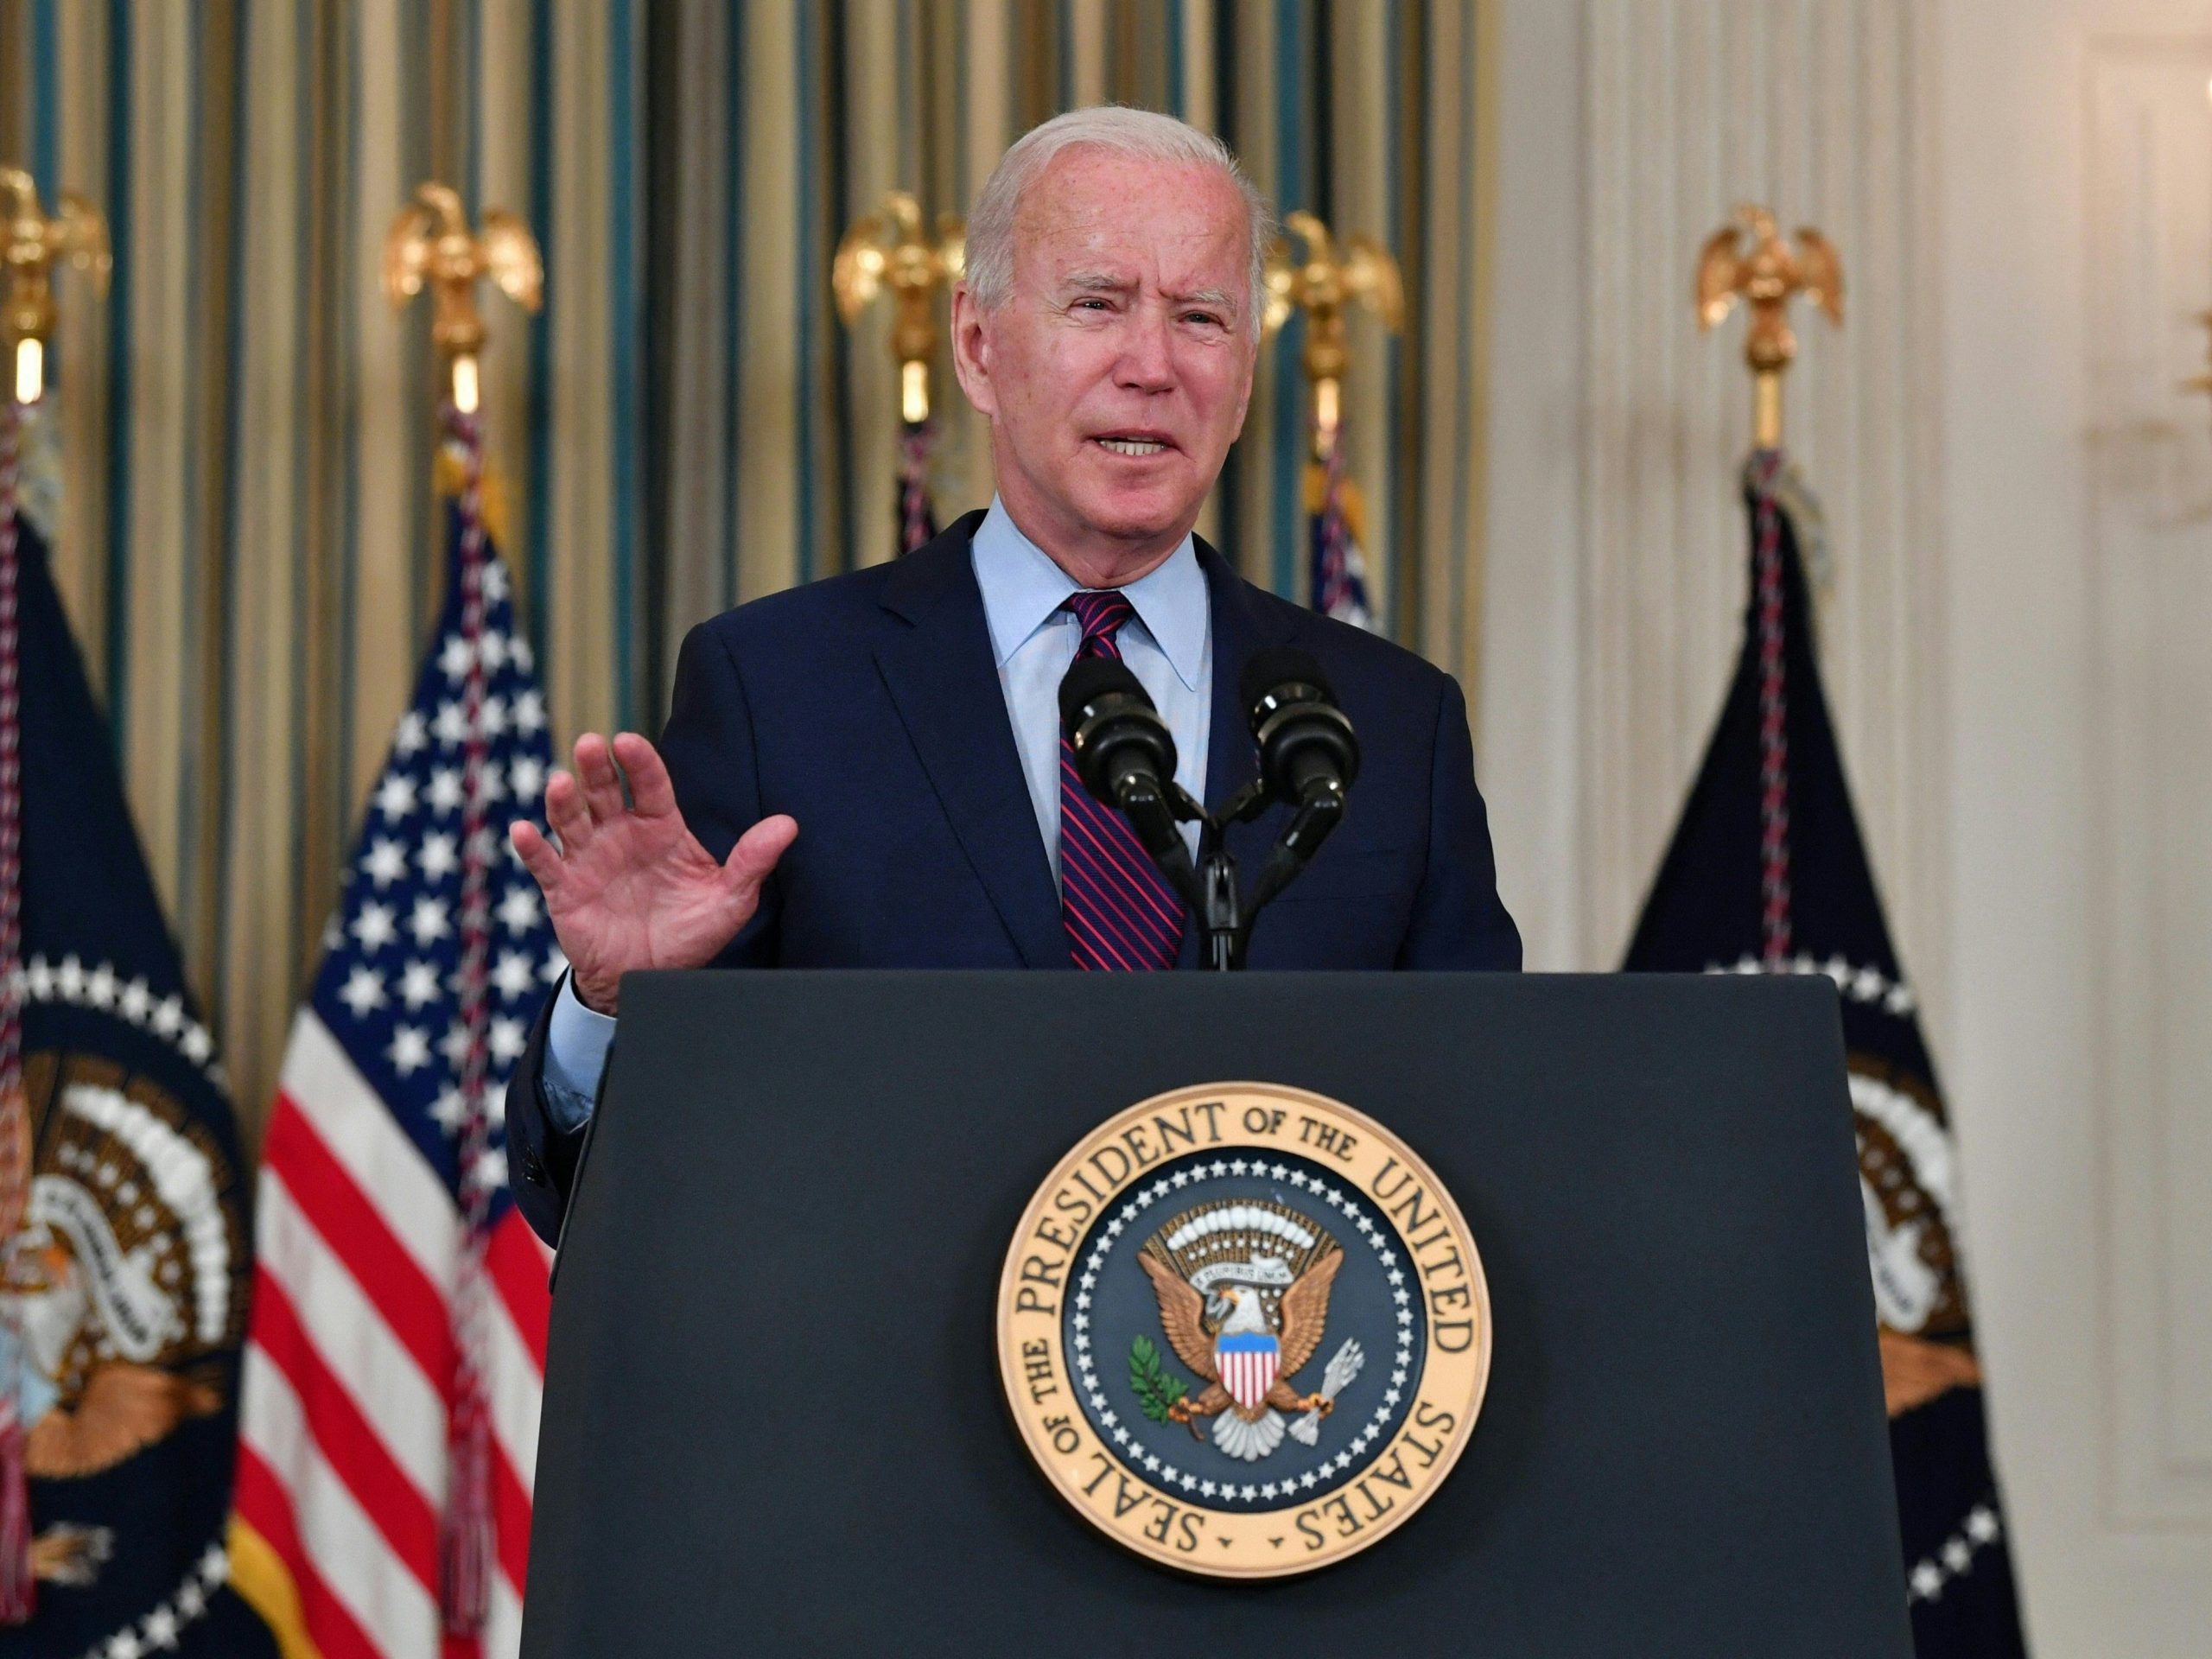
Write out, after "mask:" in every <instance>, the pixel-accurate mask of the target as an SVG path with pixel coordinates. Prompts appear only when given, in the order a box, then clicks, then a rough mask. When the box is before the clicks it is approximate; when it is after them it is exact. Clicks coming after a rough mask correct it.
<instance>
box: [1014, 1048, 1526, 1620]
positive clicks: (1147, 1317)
mask: <svg viewBox="0 0 2212 1659" xmlns="http://www.w3.org/2000/svg"><path fill="white" fill-rule="evenodd" d="M1490 1357H1491V1313H1490V1294H1489V1290H1488V1287H1487V1286H1486V1285H1485V1283H1484V1278H1483V1269H1482V1261H1481V1258H1480V1256H1479V1255H1478V1253H1477V1251H1476V1249H1475V1244H1474V1240H1473V1238H1472V1236H1471V1235H1470V1234H1469V1232H1468V1230H1467V1225H1466V1223H1465V1220H1464V1219H1463V1218H1462V1217H1461V1216H1460V1214H1459V1207H1458V1206H1457V1205H1455V1204H1454V1203H1453V1202H1452V1198H1451V1195H1450V1194H1449V1193H1447V1192H1446V1191H1445V1190H1444V1188H1443V1186H1442V1185H1440V1183H1439V1182H1438V1180H1437V1179H1436V1177H1435V1175H1434V1174H1433V1173H1432V1172H1431V1171H1430V1170H1429V1169H1428V1168H1427V1166H1426V1165H1424V1164H1423V1163H1421V1160H1420V1159H1419V1158H1417V1157H1416V1156H1415V1155H1414V1154H1413V1152H1412V1151H1411V1150H1410V1149H1409V1148H1408V1147H1406V1146H1405V1145H1404V1144H1403V1143H1402V1142H1401V1141H1398V1140H1397V1139H1396V1138H1395V1137H1394V1136H1393V1135H1391V1134H1390V1133H1389V1131H1388V1130H1387V1129H1385V1128H1383V1126H1382V1125H1381V1124H1379V1123H1377V1122H1375V1121H1374V1120H1373V1119H1371V1118H1369V1117H1367V1116H1363V1115H1362V1114H1361V1113H1359V1112H1357V1111H1354V1110H1353V1109H1351V1108H1350V1107H1348V1106H1345V1105H1343V1104H1342V1103H1338V1102H1336V1101H1332V1100H1329V1099H1326V1098H1325V1097H1324V1096H1319V1095H1313V1094H1308V1093H1306V1091H1304V1090H1296V1089H1288V1088H1284V1087H1281V1086H1279V1085H1276V1084H1211V1085H1206V1086H1203V1087H1199V1088H1195V1089H1185V1090H1177V1091H1175V1092H1174V1093H1172V1094H1167V1095H1162V1096H1157V1097H1155V1098H1154V1099H1152V1100H1148V1101H1145V1102H1142V1103H1140V1104H1138V1105H1135V1106H1132V1107H1130V1108H1129V1109H1128V1110H1126V1111H1124V1112H1122V1113H1121V1114H1119V1115H1118V1116H1116V1117H1114V1118H1113V1119H1111V1120H1110V1121H1109V1122H1106V1123H1104V1124H1102V1125H1101V1126H1100V1127H1099V1128H1097V1129H1096V1130H1094V1131H1093V1132H1092V1133H1091V1134H1090V1135H1089V1136H1087V1137H1085V1139H1084V1141H1083V1142H1082V1143H1081V1144H1080V1145H1078V1146H1077V1147H1076V1148H1075V1149H1074V1150H1073V1151H1072V1152H1071V1153H1070V1154H1068V1155H1067V1157H1066V1158H1065V1159H1064V1160H1061V1163H1060V1166H1059V1167H1058V1168H1057V1169H1056V1170H1054V1171H1053V1172H1052V1175H1051V1176H1050V1177H1049V1178H1048V1179H1046V1182H1045V1184H1044V1185H1043V1186H1042V1187H1040V1188H1039V1190H1038V1192H1037V1194H1036V1196H1035V1198H1033V1199H1032V1200H1031V1202H1030V1205H1029V1208H1028V1211H1027V1214H1026V1215H1025V1216H1024V1217H1023V1218H1022V1222H1021V1225H1020V1229H1019V1230H1017V1231H1016V1233H1015V1235H1014V1244H1013V1248H1012V1249H1010V1250H1009V1251H1008V1252H1007V1262H1006V1268H1005V1272H1004V1274H1002V1276H1001V1281H1000V1292H999V1359H1000V1370H1001V1376H1002V1377H1003V1380H1004V1382H1005V1385H1006V1390H1007V1400H1008V1402H1009V1403H1010V1404H1011V1405H1012V1406H1013V1408H1014V1418H1015V1420H1016V1421H1017V1422H1018V1423H1019V1424H1020V1428H1021V1432H1022V1435H1023V1438H1024V1440H1026V1441H1027V1445H1028V1447H1029V1450H1030V1452H1031V1454H1032V1455H1033V1457H1034V1458H1035V1459H1036V1460H1037V1462H1038V1464H1039V1466H1040V1467H1041V1468H1042V1469H1043V1470H1044V1471H1045V1473H1046V1477H1047V1478H1049V1479H1050V1480H1051V1481H1052V1484H1053V1485H1054V1486H1055V1487H1056V1488H1057V1489H1058V1491H1059V1492H1060V1494H1061V1495H1062V1496H1063V1497H1065V1498H1066V1499H1067V1500H1068V1501H1069V1502H1070V1503H1072V1504H1073V1505H1074V1506H1075V1508H1076V1509H1077V1511H1078V1512H1079V1513H1081V1514H1082V1515H1083V1516H1084V1518H1085V1519H1087V1520H1089V1521H1090V1522H1091V1523H1092V1524H1093V1525H1095V1526H1096V1527H1098V1528H1099V1529H1101V1530H1103V1531H1104V1532H1105V1533H1106V1534H1107V1535H1109V1536H1110V1537H1112V1538H1114V1539H1115V1540H1116V1541H1117V1542H1119V1543H1121V1544H1122V1545H1124V1546H1126V1547H1127V1548H1131V1549H1134V1550H1135V1551H1137V1552H1138V1553H1139V1554H1144V1555H1147V1556H1148V1557H1150V1558H1151V1559H1153V1560H1156V1561H1160V1562H1162V1563H1164V1564H1166V1565H1167V1566H1171V1567H1178V1568H1180V1569H1182V1570H1184V1571H1185V1572H1190V1573H1201V1574H1204V1575H1206V1576H1209V1577H1215V1578H1230V1579H1249V1578H1272V1577H1280V1576H1284V1575H1287V1574H1290V1573H1303V1572H1306V1571H1310V1570H1311V1569H1313V1568H1314V1567H1321V1566H1325V1565H1326V1564H1327V1563H1329V1562H1331V1561H1334V1560H1341V1559H1342V1558H1343V1557H1344V1556H1346V1555H1349V1554H1352V1553H1354V1552H1355V1551H1357V1550H1360V1549H1363V1548H1367V1547H1368V1546H1369V1545H1370V1544H1372V1543H1374V1542H1376V1541H1378V1540H1379V1539H1381V1538H1383V1537H1384V1536H1385V1535H1388V1534H1389V1532H1391V1531H1392V1530H1393V1529H1395V1528H1397V1527H1399V1526H1402V1525H1403V1524H1404V1522H1406V1520H1407V1519H1408V1517H1409V1516H1411V1515H1412V1514H1413V1513H1414V1510H1417V1509H1418V1508H1419V1507H1420V1506H1421V1503H1423V1502H1424V1501H1425V1500H1426V1499H1427V1497H1428V1496H1429V1494H1430V1493H1432V1492H1433V1491H1435V1489H1436V1487H1437V1485H1438V1484H1440V1482H1441V1481H1442V1480H1443V1478H1444V1477H1445V1476H1446V1474H1447V1473H1449V1472H1450V1471H1451V1469H1452V1465H1453V1464H1454V1463H1455V1462H1456V1460H1457V1459H1458V1458H1459V1453H1460V1452H1461V1451H1462V1450H1463V1449H1464V1448H1465V1445H1466V1443H1467V1440H1468V1438H1469V1437H1470V1435H1471V1433H1472V1432H1473V1428H1474V1423H1475V1417H1476V1414H1477V1413H1478V1411H1479V1410H1480V1409H1481V1407H1482V1398H1483V1390H1484V1386H1485V1384H1486V1383H1487V1381H1488V1379H1489V1374H1490Z"/></svg>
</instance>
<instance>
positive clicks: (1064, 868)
mask: <svg viewBox="0 0 2212 1659" xmlns="http://www.w3.org/2000/svg"><path fill="white" fill-rule="evenodd" d="M1067 607H1068V609H1069V610H1071V611H1072V612H1073V613H1075V618H1076V620H1077V621H1078V622H1080V623H1081V624H1082V625H1083V643H1082V644H1081V645H1077V647H1076V652H1075V654H1076V659H1077V661H1078V662H1079V661H1081V660H1082V659H1083V658H1086V657H1111V658H1115V659H1116V661H1118V660H1119V659H1120V658H1121V655H1122V648H1121V646H1120V645H1118V644H1117V643H1116V635H1118V634H1119V633H1120V632H1121V629H1122V624H1123V623H1124V622H1126V621H1128V620H1129V619H1130V618H1131V617H1133V616H1135V614H1136V608H1135V607H1134V606H1132V605H1131V604H1130V603H1129V601H1128V600H1127V599H1125V598H1123V597H1122V594H1120V593H1119V592H1118V591H1117V590H1116V589H1114V588H1104V589H1102V590H1099V591H1096V592H1093V591H1090V590H1089V589H1085V590H1084V591H1082V592H1080V593H1076V594H1070V595H1069V597H1068V602H1067ZM1060 912H1061V914H1062V915H1063V916H1064V917H1065V918H1066V921H1067V929H1068V954H1069V955H1070V957H1072V958H1073V959H1074V962H1075V965H1076V966H1077V967H1078V968H1088V969H1103V970H1108V971H1112V970H1117V969H1118V970H1124V971H1126V970H1131V969H1147V970H1150V969H1161V968H1172V967H1173V966H1174V965H1175V957H1176V953H1177V952H1178V951H1179V950H1181V949H1182V947H1183V902H1182V900H1181V899H1180V898H1179V897H1178V896H1177V895H1176V893H1175V892H1174V890H1173V888H1171V887H1169V886H1168V885H1167V879H1166V877H1165V876H1163V875H1161V874H1160V869H1159V867H1158V866H1156V865H1155V864H1154V863H1153V861H1152V859H1151V857H1150V855H1147V853H1146V852H1145V849H1144V844H1143V843H1142V842H1140V841H1139V840H1138V839H1137V836H1136V831H1135V830H1134V829H1131V828H1130V827H1129V821H1128V819H1127V818H1125V817H1122V815H1121V814H1120V813H1119V812H1117V811H1116V810H1114V809H1113V808H1112V807H1110V806H1108V805H1106V804H1103V802H1100V801H1097V800H1094V799H1093V798H1091V795H1090V791H1088V790H1086V789H1085V788H1084V786H1083V779H1082V777H1081V776H1080V775H1079V774H1078V773H1077V771H1076V769H1075V752H1074V751H1073V750H1072V749H1071V748H1070V747H1068V741H1067V738H1066V736H1065V734H1063V735H1062V736H1061V738H1060Z"/></svg>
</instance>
